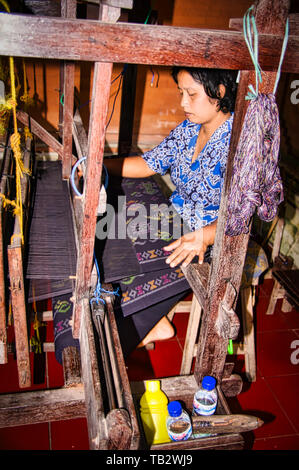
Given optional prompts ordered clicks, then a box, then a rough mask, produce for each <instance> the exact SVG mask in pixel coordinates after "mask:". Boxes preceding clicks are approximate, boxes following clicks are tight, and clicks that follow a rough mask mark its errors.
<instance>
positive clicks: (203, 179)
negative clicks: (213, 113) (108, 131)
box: [143, 115, 233, 230]
mask: <svg viewBox="0 0 299 470" xmlns="http://www.w3.org/2000/svg"><path fill="white" fill-rule="evenodd" d="M232 125H233V115H232V116H230V118H229V119H227V120H226V121H225V122H224V123H223V124H222V125H221V126H220V127H218V129H216V131H215V132H214V134H213V135H212V137H211V138H210V140H209V141H208V142H207V144H206V145H205V147H204V148H203V149H202V151H201V152H200V153H199V155H198V157H197V158H196V160H194V162H193V163H192V157H193V154H194V150H195V145H196V140H197V136H198V133H199V129H200V127H201V125H200V124H195V123H192V122H190V121H189V120H188V119H186V120H185V121H183V122H182V123H181V124H179V125H178V126H177V127H176V128H175V129H173V130H172V131H171V132H170V134H169V135H168V137H166V138H165V139H164V140H163V141H162V142H161V143H160V144H159V145H158V146H157V147H155V148H154V149H152V150H150V151H148V152H145V153H144V154H143V158H144V160H145V161H146V163H147V164H148V166H149V167H150V168H151V169H152V170H153V171H155V172H156V173H159V174H161V175H165V173H166V172H167V171H168V170H169V171H170V178H171V181H172V182H173V184H174V185H175V187H176V189H175V191H174V192H173V193H172V195H171V196H170V202H171V203H172V204H173V206H174V208H175V209H176V211H177V212H178V213H179V214H180V216H181V217H182V219H183V220H184V222H185V223H186V224H187V225H188V227H189V228H190V230H196V229H198V228H201V227H204V226H205V225H208V224H210V223H212V222H213V221H214V220H216V219H217V217H218V211H219V206H220V199H221V189H222V185H223V180H224V175H225V168H226V161H227V157H228V151H229V142H230V137H231V131H232Z"/></svg>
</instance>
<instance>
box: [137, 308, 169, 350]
mask: <svg viewBox="0 0 299 470" xmlns="http://www.w3.org/2000/svg"><path fill="white" fill-rule="evenodd" d="M174 335H175V330H174V327H173V326H172V324H171V323H170V321H169V320H168V318H167V317H166V316H164V317H162V318H161V320H160V321H159V322H158V323H156V325H155V326H154V327H153V328H152V329H151V330H150V331H149V333H148V334H147V335H146V336H145V338H143V340H142V341H141V342H140V343H139V344H138V346H137V348H142V347H143V346H146V345H147V344H148V343H153V342H155V341H161V340H163V339H164V340H165V339H170V338H172V337H173V336H174Z"/></svg>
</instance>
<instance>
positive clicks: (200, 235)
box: [164, 221, 217, 268]
mask: <svg viewBox="0 0 299 470" xmlns="http://www.w3.org/2000/svg"><path fill="white" fill-rule="evenodd" d="M216 227H217V221H215V222H213V223H211V224H210V225H206V226H205V227H203V228H200V229H198V230H195V231H194V232H190V233H187V234H186V235H183V236H182V237H181V238H179V239H178V240H175V241H174V242H172V243H170V245H167V246H165V247H164V250H165V251H172V253H171V254H170V255H169V256H168V258H167V259H166V263H167V264H169V265H170V267H171V268H174V267H175V266H177V265H178V264H180V263H182V266H184V267H185V266H188V264H189V263H191V261H192V260H193V258H194V256H198V263H199V264H202V262H203V259H204V254H205V252H206V249H207V247H208V246H209V245H213V243H214V240H215V235H216Z"/></svg>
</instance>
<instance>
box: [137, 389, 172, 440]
mask: <svg viewBox="0 0 299 470" xmlns="http://www.w3.org/2000/svg"><path fill="white" fill-rule="evenodd" d="M167 404H168V399H167V396H166V395H165V393H164V392H162V390H161V386H160V381H159V380H147V381H146V383H145V392H144V394H143V395H142V397H141V399H140V415H141V419H142V424H143V429H144V432H145V437H146V440H147V443H148V444H149V445H152V444H161V443H163V442H170V438H169V436H168V432H167V427H166V419H167V416H168V411H167Z"/></svg>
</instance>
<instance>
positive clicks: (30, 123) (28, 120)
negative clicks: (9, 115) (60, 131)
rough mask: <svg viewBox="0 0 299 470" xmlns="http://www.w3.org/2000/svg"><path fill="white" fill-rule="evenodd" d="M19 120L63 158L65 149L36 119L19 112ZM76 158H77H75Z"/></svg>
mask: <svg viewBox="0 0 299 470" xmlns="http://www.w3.org/2000/svg"><path fill="white" fill-rule="evenodd" d="M17 119H18V121H20V122H21V123H22V124H24V126H27V127H28V128H29V129H30V131H31V132H32V133H33V134H35V135H36V136H37V137H38V138H39V139H40V140H41V141H42V142H44V143H45V144H46V145H48V146H49V147H50V148H51V149H52V150H53V151H54V152H56V153H58V155H59V157H60V158H62V157H63V147H62V145H61V144H60V142H58V140H56V139H55V137H53V136H52V135H51V134H50V133H49V132H48V131H46V130H45V129H44V128H43V127H42V126H41V125H40V124H39V123H38V122H37V121H35V119H33V118H32V117H30V116H29V115H28V114H27V113H25V111H17ZM74 158H75V157H74Z"/></svg>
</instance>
